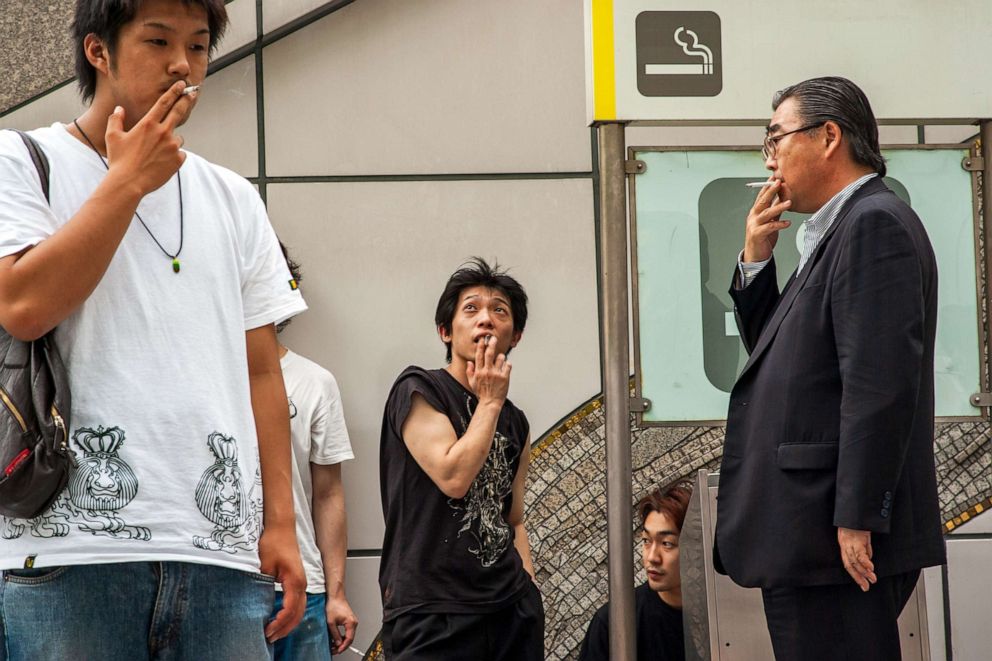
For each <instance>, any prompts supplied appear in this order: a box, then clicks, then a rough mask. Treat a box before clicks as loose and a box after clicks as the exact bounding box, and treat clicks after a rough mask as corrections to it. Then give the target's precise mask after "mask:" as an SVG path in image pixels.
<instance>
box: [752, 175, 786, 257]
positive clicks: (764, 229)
mask: <svg viewBox="0 0 992 661" xmlns="http://www.w3.org/2000/svg"><path fill="white" fill-rule="evenodd" d="M769 181H771V182H772V185H771V186H765V187H764V188H762V189H761V192H759V193H758V197H757V198H756V199H755V200H754V206H752V207H751V212H750V213H749V214H748V215H747V223H746V224H745V226H744V261H745V262H747V263H751V262H763V261H765V260H766V259H769V258H770V257H771V256H772V250H774V249H775V243H776V242H777V241H778V233H779V232H780V231H782V230H784V229H785V228H787V227H788V226H789V225H791V224H792V223H790V222H789V221H788V220H781V216H782V214H783V213H784V212H785V211H787V210H788V209H789V207H790V206H792V201H791V200H785V201H784V202H777V203H776V200H777V199H778V194H779V192H780V191H781V188H782V182H781V181H780V180H778V179H770V180H769Z"/></svg>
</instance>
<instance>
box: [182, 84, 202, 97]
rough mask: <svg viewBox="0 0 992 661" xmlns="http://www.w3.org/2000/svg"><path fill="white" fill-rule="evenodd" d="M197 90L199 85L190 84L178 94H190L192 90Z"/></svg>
mask: <svg viewBox="0 0 992 661" xmlns="http://www.w3.org/2000/svg"><path fill="white" fill-rule="evenodd" d="M199 91H200V86H199V85H190V86H189V87H187V88H186V89H184V90H183V93H182V94H181V95H180V96H186V95H187V94H192V93H193V92H199Z"/></svg>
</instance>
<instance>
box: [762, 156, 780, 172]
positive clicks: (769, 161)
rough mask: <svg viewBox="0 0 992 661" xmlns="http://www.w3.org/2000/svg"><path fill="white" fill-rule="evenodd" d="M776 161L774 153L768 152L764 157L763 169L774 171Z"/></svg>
mask: <svg viewBox="0 0 992 661" xmlns="http://www.w3.org/2000/svg"><path fill="white" fill-rule="evenodd" d="M776 165H778V163H777V162H776V161H775V154H769V156H768V158H766V159H765V169H766V170H771V171H773V172H774V171H775V166H776Z"/></svg>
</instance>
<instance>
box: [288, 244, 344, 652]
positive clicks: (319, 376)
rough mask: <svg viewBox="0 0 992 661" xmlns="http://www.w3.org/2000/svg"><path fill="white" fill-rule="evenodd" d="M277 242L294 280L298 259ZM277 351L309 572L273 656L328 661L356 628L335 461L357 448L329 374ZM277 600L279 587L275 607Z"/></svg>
mask: <svg viewBox="0 0 992 661" xmlns="http://www.w3.org/2000/svg"><path fill="white" fill-rule="evenodd" d="M280 246H281V247H282V253H283V255H284V256H285V257H286V264H287V266H288V267H289V271H290V273H291V274H292V275H293V281H294V282H295V283H296V286H297V287H298V286H299V284H300V282H301V281H302V279H303V276H302V275H301V273H300V266H299V264H297V263H296V262H294V261H293V260H292V259H291V258H290V256H289V255H288V254H287V252H286V247H285V246H284V245H282V244H281V243H280ZM288 324H289V321H288V320H287V321H284V322H283V323H281V324H279V325H278V326H277V327H276V332H279V333H281V332H282V330H283V329H284V328H285V327H286V326H287V325H288ZM279 354H280V356H281V359H280V363H281V365H282V374H283V380H284V381H285V383H286V396H287V397H288V398H289V424H290V432H291V436H292V439H293V497H294V499H295V501H296V539H297V540H298V541H299V544H300V555H301V556H302V557H303V567H304V569H305V570H306V575H307V607H306V612H305V613H304V615H303V620H302V621H301V622H300V624H299V625H298V626H297V627H296V629H294V630H293V633H291V634H290V635H289V636H287V637H286V638H283V639H281V640H278V641H276V644H275V661H329V660H330V658H331V655H332V653H333V654H334V655H338V654H342V653H344V651H345V650H347V649H348V646H349V645H351V643H352V641H354V640H355V630H356V629H357V627H358V618H356V617H355V614H354V612H352V610H351V606H349V605H348V598H347V597H346V596H345V592H344V573H345V562H346V558H347V552H348V522H347V518H346V515H345V508H344V487H343V486H342V484H341V463H342V462H344V461H347V460H349V459H354V458H355V455H354V454H353V453H352V450H351V441H350V440H349V439H348V428H347V427H346V426H345V422H344V407H343V405H342V403H341V392H340V391H339V389H338V383H337V381H336V380H335V378H334V375H333V374H331V373H330V372H328V371H327V370H326V369H324V368H323V367H321V366H320V365H318V364H317V363H315V362H313V361H311V360H308V359H306V358H304V357H303V356H300V355H299V354H296V353H294V352H292V351H290V350H289V349H288V348H287V347H285V346H284V345H283V344H282V343H281V342H280V344H279ZM281 605H282V592H281V591H280V590H279V588H278V586H277V588H276V604H275V610H276V611H278V610H279V609H280V608H281Z"/></svg>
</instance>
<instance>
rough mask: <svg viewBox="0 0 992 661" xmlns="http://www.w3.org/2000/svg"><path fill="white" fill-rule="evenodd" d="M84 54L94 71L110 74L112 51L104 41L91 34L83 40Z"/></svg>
mask: <svg viewBox="0 0 992 661" xmlns="http://www.w3.org/2000/svg"><path fill="white" fill-rule="evenodd" d="M83 53H84V54H85V55H86V60H87V61H88V62H89V63H90V64H91V65H92V66H93V68H94V69H96V70H97V71H99V72H100V73H102V74H103V75H107V74H109V72H110V49H109V48H107V45H106V44H105V43H104V42H103V39H101V38H100V37H98V36H96V34H94V33H92V32H90V33H89V34H88V35H86V37H85V38H84V39H83Z"/></svg>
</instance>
